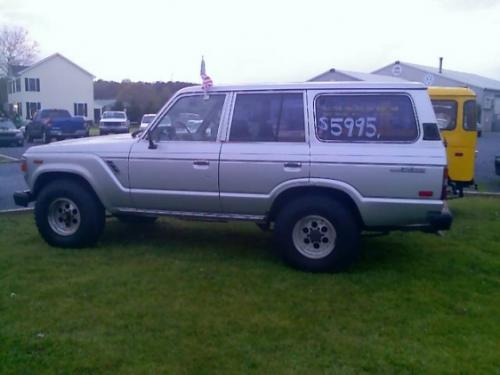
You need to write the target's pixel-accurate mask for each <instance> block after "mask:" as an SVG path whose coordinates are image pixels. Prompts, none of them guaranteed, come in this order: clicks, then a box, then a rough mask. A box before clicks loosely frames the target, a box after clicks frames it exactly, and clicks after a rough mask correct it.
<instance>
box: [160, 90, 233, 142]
mask: <svg viewBox="0 0 500 375" xmlns="http://www.w3.org/2000/svg"><path fill="white" fill-rule="evenodd" d="M225 98H226V95H225V94H213V95H210V96H209V97H208V98H205V97H204V95H201V94H200V95H190V96H183V97H181V98H180V99H178V100H177V101H176V102H175V103H174V105H173V106H172V107H171V108H170V109H169V110H168V112H167V113H166V114H165V115H163V117H162V119H161V120H160V122H159V123H158V125H157V126H156V127H155V129H154V130H153V132H154V133H153V137H154V138H155V139H157V140H158V141H215V140H216V139H217V132H218V130H219V124H220V119H221V114H222V107H223V105H224V100H225Z"/></svg>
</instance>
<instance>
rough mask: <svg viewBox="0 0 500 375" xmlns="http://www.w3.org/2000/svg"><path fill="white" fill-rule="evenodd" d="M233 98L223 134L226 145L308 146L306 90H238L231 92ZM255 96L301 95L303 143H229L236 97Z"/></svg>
mask: <svg viewBox="0 0 500 375" xmlns="http://www.w3.org/2000/svg"><path fill="white" fill-rule="evenodd" d="M232 94H233V95H232V96H233V98H232V101H231V107H230V108H229V110H230V112H229V118H228V122H227V129H226V133H225V134H224V141H225V142H227V143H245V144H247V143H251V144H267V145H269V144H271V143H279V144H291V145H297V144H304V143H305V144H309V120H308V110H307V90H305V89H304V90H300V89H291V90H282V89H276V90H240V91H233V93H232ZM255 94H263V95H272V94H277V95H284V94H301V95H302V104H303V109H304V140H303V141H297V142H290V141H274V142H273V141H256V142H252V141H231V140H230V139H229V136H230V135H231V126H232V124H233V116H234V108H235V107H236V99H237V98H238V95H255Z"/></svg>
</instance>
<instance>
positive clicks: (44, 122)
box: [25, 109, 89, 143]
mask: <svg viewBox="0 0 500 375" xmlns="http://www.w3.org/2000/svg"><path fill="white" fill-rule="evenodd" d="M25 134H26V139H27V140H28V142H32V141H33V139H34V138H41V139H42V142H43V143H49V142H50V141H51V140H52V139H53V138H56V139H57V140H61V139H66V138H78V137H88V136H89V129H88V127H87V126H86V124H85V120H84V119H83V117H73V116H71V115H70V113H69V112H68V111H66V110H65V109H42V110H40V111H38V112H37V113H35V115H34V116H33V120H32V121H31V122H30V123H29V124H28V125H26V133H25Z"/></svg>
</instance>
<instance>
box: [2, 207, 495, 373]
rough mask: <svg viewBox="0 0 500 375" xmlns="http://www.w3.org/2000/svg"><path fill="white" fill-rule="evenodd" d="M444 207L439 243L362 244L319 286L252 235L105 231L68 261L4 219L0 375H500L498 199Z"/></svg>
mask: <svg viewBox="0 0 500 375" xmlns="http://www.w3.org/2000/svg"><path fill="white" fill-rule="evenodd" d="M451 207H452V210H453V213H454V215H455V223H454V227H453V230H452V231H450V232H449V233H447V234H446V235H445V236H444V237H439V236H435V235H429V234H419V233H394V234H391V235H389V236H385V237H377V238H365V239H364V240H363V242H362V246H363V250H364V255H363V256H362V258H361V260H360V261H359V262H358V263H357V264H356V265H355V266H354V267H353V268H352V269H351V271H350V272H347V273H343V274H320V275H318V274H307V273H302V272H298V271H295V270H292V269H290V268H288V267H286V266H285V265H283V264H282V263H281V261H280V260H279V259H278V258H277V257H276V256H275V254H274V253H273V251H272V243H271V236H270V234H268V233H262V232H260V231H259V230H258V229H257V228H256V227H255V226H254V225H250V224H207V223H193V222H181V221H176V220H162V221H160V222H159V223H157V224H155V225H152V226H151V227H134V226H126V225H125V224H121V223H119V222H117V221H115V220H111V219H110V220H109V221H108V226H107V228H106V231H105V235H104V237H103V239H102V240H101V241H100V243H99V245H98V246H97V247H95V248H89V249H83V250H77V251H74V250H61V249H56V248H51V247H49V246H47V245H46V244H45V243H44V242H43V241H42V240H41V238H40V237H39V236H38V234H37V232H36V229H35V226H34V222H33V218H32V215H31V214H18V215H10V216H0V240H1V241H0V373H1V374H44V373H47V374H52V373H61V374H72V373H77V374H96V373H112V374H159V373H164V374H193V373H194V374H219V373H226V374H239V373H256V374H263V373H264V374H280V373H284V374H310V373H311V374H315V373H320V374H363V373H366V374H371V373H380V374H401V373H403V374H404V373H435V374H447V373H449V374H456V373H463V374H469V373H470V374H481V373H483V374H494V373H497V374H498V373H500V367H499V364H500V293H499V291H500V200H499V199H486V198H466V199H461V200H454V201H452V202H451Z"/></svg>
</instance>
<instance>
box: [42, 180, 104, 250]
mask: <svg viewBox="0 0 500 375" xmlns="http://www.w3.org/2000/svg"><path fill="white" fill-rule="evenodd" d="M35 221H36V225H37V227H38V231H39V232H40V234H41V236H42V237H43V238H44V239H45V241H47V243H48V244H50V245H52V246H58V247H73V248H78V247H84V246H90V245H92V244H94V243H95V242H96V241H97V240H98V238H99V236H100V235H101V233H102V231H103V230H104V223H105V215H104V207H103V206H102V205H101V202H99V201H98V199H97V198H96V197H95V195H94V194H93V193H92V192H91V191H89V190H88V189H87V188H85V187H83V186H81V184H78V183H76V182H74V181H71V180H56V181H53V182H51V183H50V184H48V185H47V186H46V187H44V188H43V189H42V190H41V191H40V193H39V194H38V197H37V201H36V204H35Z"/></svg>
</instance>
